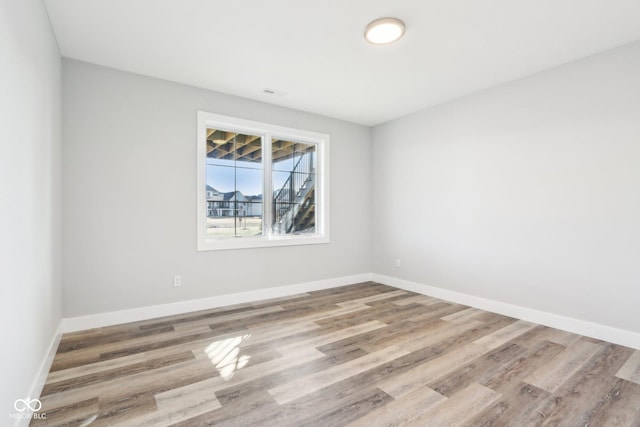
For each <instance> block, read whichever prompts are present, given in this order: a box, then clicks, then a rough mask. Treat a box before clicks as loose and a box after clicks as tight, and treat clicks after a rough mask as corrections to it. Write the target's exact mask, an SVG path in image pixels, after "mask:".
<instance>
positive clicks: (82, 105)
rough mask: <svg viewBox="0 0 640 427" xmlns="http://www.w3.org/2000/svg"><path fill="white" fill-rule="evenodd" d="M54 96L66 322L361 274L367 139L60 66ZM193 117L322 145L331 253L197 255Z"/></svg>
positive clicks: (135, 79) (361, 130) (270, 109)
mask: <svg viewBox="0 0 640 427" xmlns="http://www.w3.org/2000/svg"><path fill="white" fill-rule="evenodd" d="M63 93H64V99H63V138H64V143H63V156H64V170H63V212H64V218H63V230H64V238H63V246H64V263H63V275H64V297H63V299H64V315H65V317H71V316H78V315H84V314H93V313H100V312H107V311H113V310H120V309H127V308H134V307H141V306H147V305H154V304H162V303H169V302H176V301H181V300H187V299H194V298H200V297H208V296H215V295H222V294H229V293H234V292H242V291H248V290H255V289H260V288H267V287H273V286H283V285H288V284H295V283H301V282H307V281H315V280H321V279H327V278H334V277H339V276H345V275H351V274H360V273H366V272H369V271H370V247H371V244H370V233H369V232H370V229H371V226H370V215H369V213H368V210H369V206H370V205H371V200H370V194H371V192H370V164H371V158H370V156H371V151H370V150H371V147H370V129H369V128H367V127H364V126H359V125H354V124H350V123H346V122H341V121H337V120H333V119H328V118H324V117H319V116H316V115H312V114H307V113H303V112H299V111H294V110H290V109H286V108H281V107H277V106H273V105H268V104H264V103H260V102H255V101H250V100H247V99H242V98H238V97H234V96H229V95H224V94H220V93H216V92H211V91H208V90H203V89H198V88H195V87H190V86H185V85H180V84H176V83H170V82H167V81H163V80H158V79H154V78H150V77H144V76H140V75H135V74H131V73H126V72H122V71H116V70H112V69H108V68H104V67H100V66H96V65H91V64H87V63H82V62H78V61H74V60H67V59H65V60H63ZM336 102H339V100H336ZM197 110H204V111H209V112H214V113H219V114H225V115H230V116H236V117H241V118H244V119H250V120H256V121H262V122H268V123H273V124H276V125H282V126H289V127H294V128H300V129H306V130H310V131H316V132H321V133H328V134H330V136H331V148H330V168H331V195H330V197H331V201H330V206H331V243H330V244H324V245H308V246H292V247H283V248H260V249H247V250H239V251H238V250H236V251H209V252H197V251H196V111H197ZM174 274H179V275H181V276H182V287H180V288H174V287H173V286H172V276H173V275H174Z"/></svg>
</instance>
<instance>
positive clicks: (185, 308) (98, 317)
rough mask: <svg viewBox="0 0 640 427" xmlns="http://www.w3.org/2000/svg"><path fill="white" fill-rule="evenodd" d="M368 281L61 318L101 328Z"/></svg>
mask: <svg viewBox="0 0 640 427" xmlns="http://www.w3.org/2000/svg"><path fill="white" fill-rule="evenodd" d="M369 280H371V274H370V273H363V274H356V275H352V276H343V277H336V278H333V279H326V280H318V281H314V282H306V283H298V284H295V285H288V286H279V287H275V288H267V289H258V290H255V291H248V292H239V293H235V294H227V295H219V296H214V297H208V298H200V299H194V300H187V301H180V302H175V303H169V304H161V305H153V306H146V307H139V308H133V309H129V310H120V311H111V312H107V313H98V314H91V315H88V316H79V317H70V318H66V319H62V332H63V333H66V332H75V331H82V330H85V329H93V328H100V327H103V326H111V325H117V324H121V323H128V322H137V321H140V320H147V319H153V318H156V317H162V316H171V315H174V314H181V313H189V312H192V311H198V310H207V309H210V308H216V307H223V306H228V305H234V304H243V303H248V302H254V301H260V300H265V299H269V298H280V297H287V296H291V295H295V294H300V293H304V292H311V291H318V290H321V289H329V288H336V287H338V286H345V285H351V284H354V283H360V282H367V281H369Z"/></svg>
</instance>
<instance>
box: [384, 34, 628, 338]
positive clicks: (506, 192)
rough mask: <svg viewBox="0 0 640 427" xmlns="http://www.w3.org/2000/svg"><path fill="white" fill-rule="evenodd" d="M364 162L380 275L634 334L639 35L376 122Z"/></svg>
mask: <svg viewBox="0 0 640 427" xmlns="http://www.w3.org/2000/svg"><path fill="white" fill-rule="evenodd" d="M470 71H471V72H472V70H470ZM390 146H391V147H393V149H392V150H390V149H389V147H390ZM372 170H373V171H375V173H374V174H373V189H374V190H375V191H374V193H373V199H372V202H373V209H372V212H373V219H372V236H373V255H372V265H373V271H374V272H375V273H380V274H385V275H390V276H395V277H399V278H402V279H406V280H411V281H415V282H418V283H424V284H428V285H432V286H439V287H442V288H446V289H450V290H454V291H459V292H464V293H468V294H471V295H475V296H480V297H485V298H490V299H493V300H497V301H502V302H507V303H511V304H518V305H522V306H526V307H530V308H533V309H538V310H543V311H547V312H551V313H557V314H562V315H565V316H569V317H573V318H576V319H582V320H588V321H592V322H597V323H601V324H604V325H608V326H613V327H617V328H622V329H627V330H632V331H636V332H638V331H640V314H639V313H640V311H639V310H638V301H640V286H638V285H639V284H640V267H639V262H638V260H640V222H639V221H638V218H640V43H635V44H633V45H629V46H626V47H622V48H619V49H615V50H612V51H609V52H607V53H603V54H600V55H597V56H594V57H591V58H588V59H584V60H581V61H578V62H575V63H572V64H569V65H565V66H563V67H560V68H557V69H554V70H551V71H548V72H545V73H541V74H537V75H535V76H532V77H529V78H526V79H522V80H519V81H515V82H512V83H510V84H505V85H502V86H499V87H496V88H494V89H491V90H488V91H485V92H482V93H479V94H476V95H474V96H470V97H467V98H464V99H461V100H459V101H457V102H453V103H450V104H446V105H442V106H440V107H437V108H433V109H430V110H426V111H423V112H420V113H417V114H414V115H411V116H408V117H405V118H401V119H398V120H395V121H392V122H389V123H386V124H384V125H381V126H378V127H376V128H374V130H373V162H372ZM396 257H400V258H401V260H402V266H401V268H397V267H395V266H394V260H395V258H396Z"/></svg>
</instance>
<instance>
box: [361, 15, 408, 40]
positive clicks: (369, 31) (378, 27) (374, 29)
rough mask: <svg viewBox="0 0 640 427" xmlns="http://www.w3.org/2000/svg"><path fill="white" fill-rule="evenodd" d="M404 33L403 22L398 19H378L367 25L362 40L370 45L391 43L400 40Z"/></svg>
mask: <svg viewBox="0 0 640 427" xmlns="http://www.w3.org/2000/svg"><path fill="white" fill-rule="evenodd" d="M404 31H405V25H404V22H402V21H401V20H399V19H398V18H380V19H376V20H375V21H373V22H371V23H370V24H369V25H367V28H365V30H364V38H365V39H366V40H367V41H368V42H369V43H372V44H387V43H393V42H394V41H396V40H399V39H400V38H402V36H403V35H404Z"/></svg>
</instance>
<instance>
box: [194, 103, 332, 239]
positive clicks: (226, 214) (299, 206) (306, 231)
mask: <svg viewBox="0 0 640 427" xmlns="http://www.w3.org/2000/svg"><path fill="white" fill-rule="evenodd" d="M328 150H329V136H328V135H324V134H319V133H315V132H308V131H302V130H297V129H290V128H285V127H280V126H275V125H270V124H266V123H259V122H253V121H248V120H243V119H237V118H233V117H226V116H221V115H217V114H212V113H206V112H202V111H199V112H198V185H197V190H198V197H197V199H198V227H197V229H198V250H201V251H202V250H215V249H239V248H253V247H264V246H284V245H302V244H314V243H327V242H328V241H329V218H328V212H329V203H328V200H329V198H328V163H327V158H328Z"/></svg>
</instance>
